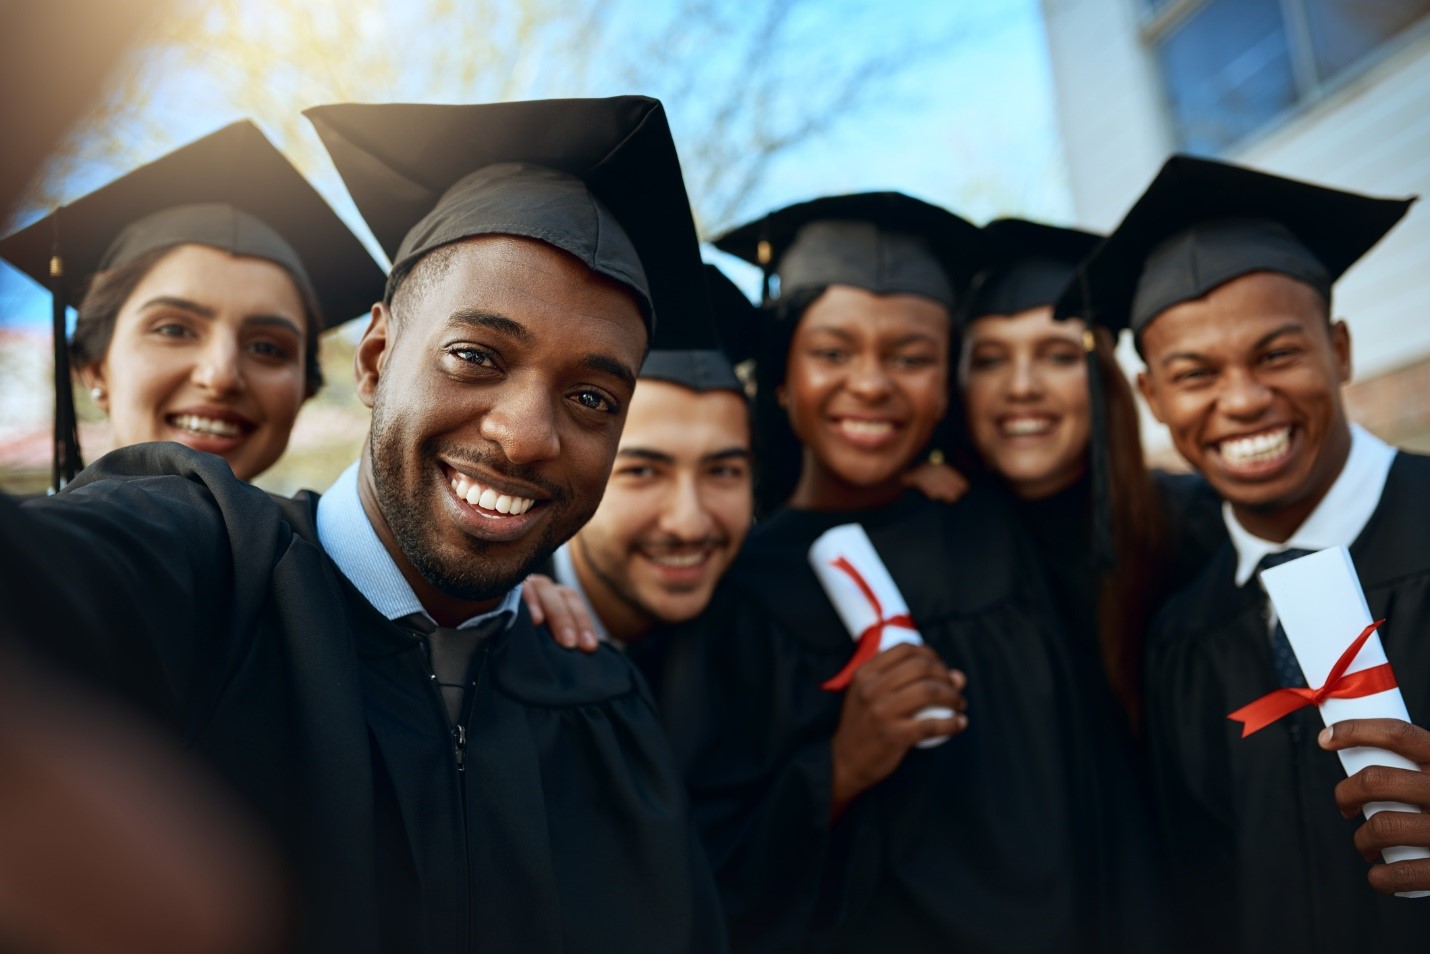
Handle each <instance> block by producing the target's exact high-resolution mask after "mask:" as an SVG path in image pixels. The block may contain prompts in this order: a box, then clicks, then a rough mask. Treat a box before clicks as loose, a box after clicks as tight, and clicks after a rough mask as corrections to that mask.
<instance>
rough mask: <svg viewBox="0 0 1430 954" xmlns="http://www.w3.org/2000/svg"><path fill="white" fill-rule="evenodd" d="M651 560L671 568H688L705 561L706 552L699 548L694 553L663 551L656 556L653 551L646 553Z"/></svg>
mask: <svg viewBox="0 0 1430 954" xmlns="http://www.w3.org/2000/svg"><path fill="white" fill-rule="evenodd" d="M646 556H648V557H649V558H650V559H651V560H652V561H653V562H655V563H659V564H660V565H661V566H668V567H671V568H672V569H679V570H688V569H689V568H690V567H693V566H699V565H700V564H702V563H704V562H705V557H706V553H705V551H703V550H701V551H698V552H696V553H663V554H661V555H660V556H656V555H655V554H654V553H647V554H646Z"/></svg>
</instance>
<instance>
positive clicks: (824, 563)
mask: <svg viewBox="0 0 1430 954" xmlns="http://www.w3.org/2000/svg"><path fill="white" fill-rule="evenodd" d="M809 562H810V565H811V566H813V567H814V575H815V576H817V577H818V578H819V582H820V585H821V586H823V587H824V592H825V593H826V594H827V595H828V596H829V602H830V603H832V604H833V605H834V611H835V612H836V613H838V614H839V618H840V620H841V621H843V623H844V627H845V629H847V630H849V635H850V637H851V638H852V639H854V640H855V643H856V649H855V653H854V658H853V659H852V660H850V663H849V665H847V666H845V667H844V670H843V671H842V672H841V673H840V675H839V676H836V677H835V678H834V679H831V680H830V681H829V682H827V683H825V688H826V689H838V688H843V686H844V685H845V684H846V683H847V681H848V678H850V677H852V676H853V674H854V670H856V669H857V668H858V667H859V666H861V665H863V664H864V663H865V662H868V661H869V660H870V659H872V658H873V657H874V656H876V655H878V654H879V653H881V652H883V651H884V650H886V649H892V648H893V647H895V646H898V645H900V644H902V643H912V644H913V645H915V646H921V645H923V641H924V640H923V637H922V636H920V635H919V631H918V629H917V628H916V627H915V626H914V621H913V618H912V617H911V616H910V615H909V604H908V603H907V602H905V600H904V596H903V594H902V593H900V592H899V588H898V586H897V585H895V583H894V578H893V577H891V576H890V575H889V570H888V568H887V567H886V566H884V561H883V560H881V559H880V558H879V553H878V551H877V550H875V549H874V544H873V543H872V542H871V541H870V540H869V535H868V534H867V533H865V532H864V528H863V527H861V526H860V525H859V524H857V523H846V524H843V525H841V526H838V527H834V528H832V529H830V530H827V531H825V532H824V533H823V534H821V535H820V537H819V539H817V540H815V541H814V543H813V544H811V545H810V548H809ZM952 715H953V711H952V710H951V709H946V708H943V707H942V706H929V707H928V708H926V709H921V710H920V711H919V713H918V718H920V719H947V718H949V717H950V716H952ZM947 741H948V736H946V735H941V736H937V737H935V738H932V739H924V740H923V741H922V742H919V743H917V744H918V747H919V748H921V749H931V748H933V747H934V746H936V745H942V744H943V743H945V742H947Z"/></svg>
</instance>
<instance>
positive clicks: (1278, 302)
mask: <svg viewBox="0 0 1430 954" xmlns="http://www.w3.org/2000/svg"><path fill="white" fill-rule="evenodd" d="M1327 319H1328V315H1327V308H1326V301H1325V299H1323V298H1322V297H1321V295H1320V293H1319V292H1317V291H1316V289H1314V288H1312V287H1311V286H1310V285H1307V284H1306V283H1305V282H1301V281H1298V280H1296V279H1294V278H1291V277H1289V276H1287V275H1282V274H1280V273H1278V272H1252V273H1251V274H1248V275H1242V276H1241V277H1239V278H1234V279H1232V280H1231V281H1229V282H1227V283H1225V284H1224V285H1218V286H1217V287H1216V288H1213V289H1212V290H1211V291H1210V292H1208V293H1207V294H1206V295H1203V296H1202V297H1201V298H1196V299H1193V300H1191V301H1184V302H1181V303H1180V304H1177V305H1173V306H1172V307H1171V308H1168V309H1167V310H1166V311H1164V312H1162V313H1161V314H1160V315H1158V316H1157V317H1156V318H1155V319H1153V321H1152V322H1151V323H1150V324H1149V325H1148V326H1147V327H1146V328H1144V329H1143V330H1142V335H1141V345H1142V353H1143V356H1144V357H1145V358H1146V360H1147V362H1148V364H1149V365H1151V364H1155V363H1156V362H1157V361H1158V360H1159V359H1161V358H1163V357H1166V356H1169V355H1172V354H1180V353H1184V352H1190V353H1198V354H1202V353H1208V354H1210V353H1216V352H1227V351H1233V350H1236V349H1239V348H1243V347H1247V346H1250V345H1253V344H1255V343H1256V342H1258V341H1260V340H1261V339H1262V338H1263V337H1264V336H1265V335H1267V334H1268V333H1271V332H1273V331H1275V330H1276V329H1278V328H1281V327H1284V326H1287V325H1292V326H1296V327H1299V328H1301V329H1304V330H1306V331H1308V332H1311V333H1313V334H1320V333H1323V332H1324V329H1325V328H1326V327H1327V326H1328V321H1327Z"/></svg>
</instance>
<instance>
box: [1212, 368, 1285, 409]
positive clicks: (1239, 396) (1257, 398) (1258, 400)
mask: <svg viewBox="0 0 1430 954" xmlns="http://www.w3.org/2000/svg"><path fill="white" fill-rule="evenodd" d="M1271 399H1272V393H1271V389H1270V388H1268V387H1267V386H1266V385H1265V384H1263V383H1262V382H1261V380H1260V379H1259V378H1257V376H1256V375H1255V374H1252V373H1251V372H1250V371H1247V370H1231V371H1229V372H1227V375H1226V378H1225V383H1224V384H1223V386H1222V390H1221V393H1220V394H1219V395H1218V397H1217V407H1218V408H1219V409H1220V410H1221V411H1222V413H1224V414H1227V415H1228V416H1230V417H1234V418H1236V419H1237V420H1240V421H1250V420H1255V419H1256V418H1258V417H1260V416H1261V415H1262V414H1264V413H1266V410H1267V408H1269V407H1270V406H1271Z"/></svg>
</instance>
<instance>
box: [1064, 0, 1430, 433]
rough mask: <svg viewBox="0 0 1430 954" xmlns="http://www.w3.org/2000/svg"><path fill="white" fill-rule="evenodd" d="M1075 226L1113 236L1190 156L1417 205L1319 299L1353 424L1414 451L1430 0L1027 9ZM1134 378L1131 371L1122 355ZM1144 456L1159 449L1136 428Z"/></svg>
mask: <svg viewBox="0 0 1430 954" xmlns="http://www.w3.org/2000/svg"><path fill="white" fill-rule="evenodd" d="M1042 8H1043V19H1044V24H1045V30H1046V35H1047V42H1048V52H1049V58H1050V61H1051V64H1052V74H1053V85H1054V95H1055V99H1056V103H1057V110H1058V121H1059V126H1060V129H1061V133H1062V139H1063V146H1064V152H1065V155H1066V159H1067V166H1068V178H1069V182H1070V187H1071V192H1072V196H1073V203H1074V206H1075V208H1076V211H1077V216H1078V219H1079V221H1080V222H1081V223H1083V224H1085V225H1086V226H1088V227H1091V228H1096V229H1101V230H1106V229H1110V228H1112V227H1113V226H1114V225H1116V223H1117V222H1118V221H1119V220H1120V219H1121V217H1122V215H1123V214H1124V213H1125V212H1126V211H1127V209H1128V208H1129V207H1130V206H1131V204H1132V202H1133V201H1134V200H1135V199H1136V197H1137V196H1138V195H1139V194H1140V193H1141V191H1142V190H1143V188H1144V187H1145V186H1146V185H1147V183H1148V182H1150V181H1151V179H1152V176H1153V175H1154V174H1155V173H1156V171H1157V169H1158V168H1159V167H1160V166H1161V164H1162V162H1163V160H1164V159H1165V158H1166V157H1167V156H1168V155H1170V154H1171V153H1174V152H1189V153H1193V154H1196V155H1203V156H1212V157H1216V158H1222V159H1228V160H1231V161H1234V162H1240V163H1245V164H1247V165H1251V166H1255V167H1257V168H1261V169H1265V170H1267V171H1269V172H1274V173H1279V174H1281V175H1286V176H1291V177H1294V178H1299V179H1306V180H1309V181H1312V182H1318V183H1322V184H1325V185H1329V186H1334V187H1338V188H1344V189H1349V190H1352V191H1357V192H1366V193H1371V194H1375V195H1383V196H1407V195H1424V196H1426V197H1427V198H1426V199H1425V200H1422V201H1421V202H1419V203H1418V204H1416V205H1415V206H1413V207H1412V208H1411V211H1410V213H1409V215H1407V216H1406V218H1405V219H1404V220H1403V221H1402V223H1401V224H1400V225H1399V226H1398V227H1397V228H1396V229H1395V230H1394V231H1392V232H1391V233H1390V235H1388V236H1387V237H1386V238H1385V240H1384V241H1383V242H1381V244H1380V245H1378V246H1376V248H1375V249H1374V250H1373V251H1372V252H1371V253H1370V254H1369V255H1368V256H1367V257H1366V258H1365V259H1363V260H1362V261H1361V262H1360V263H1358V264H1357V265H1356V266H1355V267H1353V268H1352V269H1351V271H1350V272H1349V273H1347V275H1346V276H1345V278H1343V279H1342V280H1341V281H1340V282H1339V283H1338V284H1337V286H1336V299H1335V303H1334V307H1335V312H1336V315H1337V316H1338V317H1344V318H1346V319H1347V321H1348V322H1349V325H1350V328H1351V336H1352V341H1353V346H1354V357H1355V370H1356V377H1355V384H1354V385H1353V386H1352V388H1351V390H1350V402H1351V409H1352V413H1353V415H1355V416H1356V417H1357V418H1358V419H1360V420H1361V421H1362V422H1363V423H1365V424H1366V425H1367V426H1369V427H1370V428H1371V429H1372V430H1375V431H1377V432H1378V433H1380V434H1382V436H1385V437H1386V438H1388V439H1390V440H1392V441H1395V442H1396V443H1399V444H1402V445H1404V446H1408V447H1416V448H1418V449H1422V450H1430V0H1042ZM1132 363H1133V365H1134V366H1135V359H1133V362H1132ZM1148 444H1149V450H1151V451H1152V452H1153V453H1154V455H1156V454H1157V453H1158V451H1164V450H1165V448H1166V447H1167V441H1166V438H1165V435H1163V434H1162V433H1160V432H1157V431H1149V432H1148Z"/></svg>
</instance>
